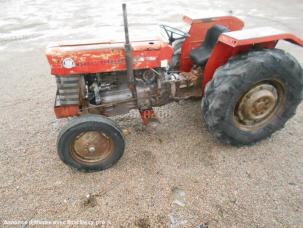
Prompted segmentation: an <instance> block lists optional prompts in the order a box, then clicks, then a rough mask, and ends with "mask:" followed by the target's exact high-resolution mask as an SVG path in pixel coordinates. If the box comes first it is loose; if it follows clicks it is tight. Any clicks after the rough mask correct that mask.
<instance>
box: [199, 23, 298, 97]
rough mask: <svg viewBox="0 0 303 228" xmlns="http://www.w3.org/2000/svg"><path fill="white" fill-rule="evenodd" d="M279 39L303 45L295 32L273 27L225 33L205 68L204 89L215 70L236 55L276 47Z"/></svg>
mask: <svg viewBox="0 0 303 228" xmlns="http://www.w3.org/2000/svg"><path fill="white" fill-rule="evenodd" d="M279 40H285V41H288V42H291V43H293V44H295V45H298V46H301V47H303V40H302V39H301V38H299V37H297V36H295V35H294V34H291V33H286V32H283V31H281V30H279V29H275V28H271V27H261V28H254V29H244V30H239V31H232V32H227V33H223V34H222V35H221V36H220V37H219V40H218V42H217V44H216V46H215V48H214V49H213V51H212V53H211V56H210V58H209V60H208V62H207V64H206V66H205V69H204V77H203V83H202V91H203V94H204V89H205V86H206V84H207V83H208V82H209V81H210V80H211V79H212V77H213V75H214V73H215V71H216V69H217V68H219V67H220V66H223V65H224V64H225V63H227V61H228V60H229V59H230V58H231V57H232V56H235V55H238V54H240V53H243V52H247V51H249V50H250V49H251V48H252V47H260V48H275V47H276V45H277V43H278V41H279Z"/></svg>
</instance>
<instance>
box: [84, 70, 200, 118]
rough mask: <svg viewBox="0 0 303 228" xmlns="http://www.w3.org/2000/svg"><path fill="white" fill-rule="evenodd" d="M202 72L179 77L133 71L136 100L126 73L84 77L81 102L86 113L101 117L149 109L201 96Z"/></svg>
mask: <svg viewBox="0 0 303 228" xmlns="http://www.w3.org/2000/svg"><path fill="white" fill-rule="evenodd" d="M200 73H201V72H194V71H193V72H188V73H186V74H179V73H173V72H167V71H166V69H164V68H156V69H143V70H134V77H135V82H136V83H135V84H136V87H135V90H136V98H134V97H133V96H132V92H131V90H130V88H129V84H128V80H127V77H126V72H124V71H115V72H108V73H96V74H87V75H84V76H83V78H84V84H85V86H84V87H85V91H84V93H83V94H84V96H85V97H84V100H85V101H86V104H87V106H88V109H89V112H93V113H102V114H104V115H108V116H111V115H117V114H124V113H127V112H128V111H129V110H130V109H133V108H139V109H141V110H142V109H143V110H144V109H149V108H151V107H155V106H162V105H165V104H167V103H169V102H171V101H174V100H179V99H184V98H188V97H193V96H200V94H201V88H200V86H198V85H200V84H199V83H198V81H199V79H201V75H199V74H200Z"/></svg>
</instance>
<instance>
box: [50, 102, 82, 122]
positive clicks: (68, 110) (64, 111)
mask: <svg viewBox="0 0 303 228" xmlns="http://www.w3.org/2000/svg"><path fill="white" fill-rule="evenodd" d="M54 111H55V114H56V117H57V118H58V119H59V118H65V117H71V116H77V115H78V114H79V112H80V110H79V106H78V105H64V106H55V107H54Z"/></svg>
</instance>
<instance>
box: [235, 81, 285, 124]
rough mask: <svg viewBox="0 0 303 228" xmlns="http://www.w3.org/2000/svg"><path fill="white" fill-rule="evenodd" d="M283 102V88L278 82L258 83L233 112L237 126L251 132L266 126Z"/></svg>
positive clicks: (242, 98) (243, 97)
mask: <svg viewBox="0 0 303 228" xmlns="http://www.w3.org/2000/svg"><path fill="white" fill-rule="evenodd" d="M284 100H285V93H284V87H283V86H282V84H281V83H280V82H277V81H274V82H263V83H258V84H257V85H255V86H254V87H253V88H251V89H250V90H249V91H247V92H246V93H245V94H244V95H243V96H242V97H241V99H240V100H239V101H238V104H237V106H236V108H235V111H234V114H235V117H236V118H235V119H236V122H237V124H238V126H239V127H241V128H243V129H246V130H247V129H248V130H251V129H258V128H259V127H261V126H264V125H266V124H268V123H269V122H270V121H271V120H272V118H273V116H274V115H275V114H276V113H277V112H278V111H279V110H280V108H281V106H282V104H283V103H284Z"/></svg>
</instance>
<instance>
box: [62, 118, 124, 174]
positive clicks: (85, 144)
mask: <svg viewBox="0 0 303 228" xmlns="http://www.w3.org/2000/svg"><path fill="white" fill-rule="evenodd" d="M124 147H125V143H124V139H123V135H122V132H121V130H120V129H119V127H118V126H117V125H116V124H115V123H114V122H113V121H112V120H110V119H108V118H106V117H103V116H100V115H85V116H81V117H78V118H75V119H72V120H70V122H69V123H68V124H67V125H66V126H65V127H64V128H63V129H62V130H61V132H60V134H59V136H58V140H57V151H58V154H59V157H60V159H61V160H62V161H63V162H64V163H65V164H67V165H69V166H70V167H72V168H75V169H77V170H79V171H84V172H93V171H100V170H104V169H108V168H110V167H111V166H112V165H114V164H115V163H116V162H117V161H118V160H119V159H120V158H121V157H122V155H123V152H124Z"/></svg>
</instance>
